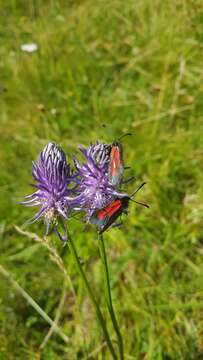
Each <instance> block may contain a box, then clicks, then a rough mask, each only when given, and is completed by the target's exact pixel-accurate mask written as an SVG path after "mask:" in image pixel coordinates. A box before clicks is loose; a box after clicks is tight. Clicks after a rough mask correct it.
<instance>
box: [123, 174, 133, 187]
mask: <svg viewBox="0 0 203 360" xmlns="http://www.w3.org/2000/svg"><path fill="white" fill-rule="evenodd" d="M135 179H136V176H131V177H130V178H129V179H126V180H123V181H122V182H121V184H122V185H123V184H129V183H130V182H132V181H134V180H135Z"/></svg>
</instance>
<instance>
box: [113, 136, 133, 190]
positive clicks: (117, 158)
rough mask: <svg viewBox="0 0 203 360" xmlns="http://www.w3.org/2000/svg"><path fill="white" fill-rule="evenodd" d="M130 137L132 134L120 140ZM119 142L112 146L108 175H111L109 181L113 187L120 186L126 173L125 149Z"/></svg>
mask: <svg viewBox="0 0 203 360" xmlns="http://www.w3.org/2000/svg"><path fill="white" fill-rule="evenodd" d="M128 135H131V134H130V133H127V134H124V135H122V136H121V137H120V138H119V140H120V139H121V138H122V137H124V136H128ZM119 140H118V141H115V142H113V143H112V145H110V154H109V168H108V175H109V181H110V183H111V185H113V186H118V185H120V183H121V181H122V178H123V172H124V163H123V148H122V144H121V143H120V142H119Z"/></svg>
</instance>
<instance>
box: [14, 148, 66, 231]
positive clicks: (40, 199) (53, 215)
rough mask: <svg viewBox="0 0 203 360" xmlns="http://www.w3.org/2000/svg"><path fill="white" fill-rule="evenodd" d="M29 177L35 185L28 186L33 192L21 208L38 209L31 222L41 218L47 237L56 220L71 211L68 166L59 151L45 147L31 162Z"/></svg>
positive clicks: (64, 216) (59, 149)
mask: <svg viewBox="0 0 203 360" xmlns="http://www.w3.org/2000/svg"><path fill="white" fill-rule="evenodd" d="M32 175H33V178H34V180H35V181H36V184H34V185H32V186H34V187H35V188H36V189H37V190H36V191H35V192H34V193H33V194H32V195H28V196H26V197H25V199H26V200H25V201H24V202H21V204H23V205H26V206H41V209H40V210H39V211H38V212H37V214H36V215H35V216H34V218H33V219H31V222H35V221H37V220H38V219H40V218H42V217H43V218H44V220H45V223H46V226H47V231H46V233H48V230H49V227H50V225H51V224H54V225H57V218H58V216H62V217H63V218H66V219H67V215H68V213H69V212H70V210H71V206H70V203H71V200H70V202H69V200H68V199H69V198H68V197H69V195H71V193H72V190H71V189H68V185H69V183H70V182H71V181H72V180H73V176H72V175H71V174H70V166H69V165H68V164H67V162H66V156H65V154H64V152H63V150H62V149H61V148H60V147H59V146H58V145H57V144H54V143H48V144H47V145H46V146H45V147H44V149H43V150H42V152H41V153H40V155H39V158H38V160H37V161H36V162H33V168H32Z"/></svg>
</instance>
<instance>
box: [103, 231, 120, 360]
mask: <svg viewBox="0 0 203 360" xmlns="http://www.w3.org/2000/svg"><path fill="white" fill-rule="evenodd" d="M99 250H100V256H101V259H102V264H103V269H104V276H105V285H106V286H105V287H106V299H107V304H108V310H109V314H110V316H111V320H112V323H113V326H114V329H115V332H116V335H117V338H118V346H119V353H120V359H121V360H123V359H124V355H123V339H122V335H121V332H120V328H119V325H118V322H117V320H116V315H115V312H114V308H113V303H112V297H111V286H110V279H109V270H108V263H107V256H106V250H105V244H104V239H103V235H102V234H101V235H99Z"/></svg>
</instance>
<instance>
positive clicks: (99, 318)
mask: <svg viewBox="0 0 203 360" xmlns="http://www.w3.org/2000/svg"><path fill="white" fill-rule="evenodd" d="M68 240H69V241H68V243H69V246H70V249H71V252H72V255H73V257H74V259H75V263H76V265H77V268H78V272H79V273H80V275H81V277H82V279H83V282H84V284H85V286H86V289H87V291H88V293H89V297H90V299H91V301H92V304H93V305H94V308H95V311H96V314H97V318H98V320H99V322H100V324H101V327H102V329H103V332H104V336H105V339H106V342H107V345H108V347H109V350H110V352H111V355H112V357H113V358H114V359H115V360H117V356H116V353H115V350H114V347H113V345H112V342H111V339H110V337H109V333H108V330H107V327H106V324H105V320H104V317H103V315H102V313H101V310H100V308H99V305H98V303H97V301H96V299H95V296H94V293H93V291H92V289H91V287H90V285H89V282H88V280H87V278H86V275H85V273H84V271H83V268H82V266H81V264H80V260H79V258H78V254H77V251H76V248H75V245H74V242H73V240H72V239H71V237H70V235H69V237H68Z"/></svg>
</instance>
